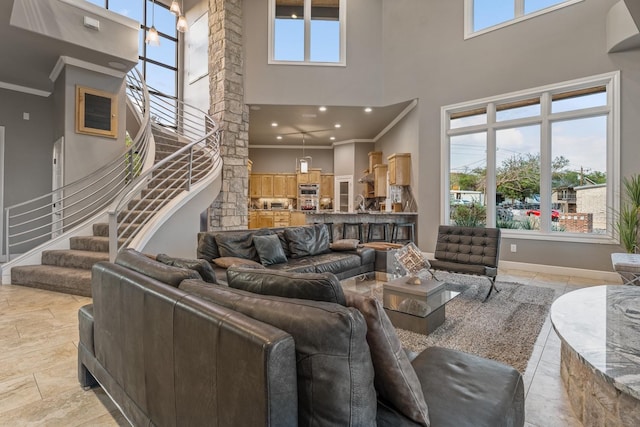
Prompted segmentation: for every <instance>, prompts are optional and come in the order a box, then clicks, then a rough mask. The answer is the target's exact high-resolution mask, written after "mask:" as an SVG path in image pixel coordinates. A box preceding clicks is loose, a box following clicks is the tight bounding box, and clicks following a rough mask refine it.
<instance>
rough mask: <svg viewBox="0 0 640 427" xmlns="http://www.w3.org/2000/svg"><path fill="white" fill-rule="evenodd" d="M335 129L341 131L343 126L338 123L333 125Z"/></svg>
mask: <svg viewBox="0 0 640 427" xmlns="http://www.w3.org/2000/svg"><path fill="white" fill-rule="evenodd" d="M333 127H334V128H336V129H340V128H341V127H342V125H341V124H340V123H336V124H335V125H333Z"/></svg>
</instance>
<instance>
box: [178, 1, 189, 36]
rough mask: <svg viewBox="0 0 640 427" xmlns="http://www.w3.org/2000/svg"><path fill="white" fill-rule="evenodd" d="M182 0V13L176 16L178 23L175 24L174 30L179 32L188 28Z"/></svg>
mask: <svg viewBox="0 0 640 427" xmlns="http://www.w3.org/2000/svg"><path fill="white" fill-rule="evenodd" d="M183 13H184V0H182V13H181V14H180V16H179V17H178V24H177V25H176V30H178V31H180V32H181V33H184V32H186V31H187V30H188V29H189V24H187V18H185V17H184V15H183Z"/></svg>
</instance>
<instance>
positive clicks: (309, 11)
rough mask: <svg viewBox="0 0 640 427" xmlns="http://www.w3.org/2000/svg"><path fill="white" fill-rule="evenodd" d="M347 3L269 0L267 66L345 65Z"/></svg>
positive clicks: (323, 0) (332, 0)
mask: <svg viewBox="0 0 640 427" xmlns="http://www.w3.org/2000/svg"><path fill="white" fill-rule="evenodd" d="M345 16H346V0H269V40H270V44H269V63H271V64H278V63H284V64H307V65H308V64H313V65H345V63H346V61H345V46H346V36H345V28H346V25H345Z"/></svg>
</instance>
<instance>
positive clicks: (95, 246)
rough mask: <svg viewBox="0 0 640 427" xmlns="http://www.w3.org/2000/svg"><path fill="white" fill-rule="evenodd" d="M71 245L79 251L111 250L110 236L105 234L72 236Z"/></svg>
mask: <svg viewBox="0 0 640 427" xmlns="http://www.w3.org/2000/svg"><path fill="white" fill-rule="evenodd" d="M69 245H70V247H71V249H76V250H79V251H91V252H109V238H108V237H103V236H76V237H71V238H70V239H69Z"/></svg>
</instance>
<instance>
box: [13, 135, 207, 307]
mask: <svg viewBox="0 0 640 427" xmlns="http://www.w3.org/2000/svg"><path fill="white" fill-rule="evenodd" d="M153 134H154V139H155V141H156V152H155V160H156V162H158V161H160V160H163V159H165V158H167V157H169V156H170V155H171V154H174V153H175V152H176V151H178V150H179V149H180V148H183V147H184V144H181V143H180V142H178V141H177V139H176V138H175V137H171V136H169V135H166V134H164V133H163V132H162V131H161V130H160V129H159V128H153ZM207 160H208V159H207V158H206V157H203V156H199V157H194V162H193V170H195V171H198V172H203V171H206V168H207V167H210V164H209V162H208V161H207ZM181 163H182V164H184V165H186V161H182V162H181ZM176 170H178V169H177V168H175V167H173V168H165V169H161V170H158V171H155V172H154V173H153V174H152V177H153V178H152V180H151V182H150V185H151V186H154V187H157V186H159V188H155V189H153V190H143V194H142V197H145V196H147V195H151V197H153V199H150V200H146V199H133V200H131V201H129V202H128V209H125V210H123V212H121V213H120V214H119V216H120V218H121V219H122V218H127V217H134V218H136V222H135V223H133V224H132V223H124V224H121V225H120V226H119V228H120V233H119V237H122V238H126V237H129V236H130V235H131V234H132V233H133V230H135V229H136V228H137V227H136V226H137V225H140V224H142V223H144V222H145V221H146V220H148V218H149V216H151V215H152V213H153V211H156V210H159V209H160V208H161V207H163V206H164V205H165V204H166V203H168V202H169V201H170V200H171V199H170V198H162V197H161V196H163V195H164V194H163V193H167V192H168V191H171V190H172V189H175V188H177V187H178V186H179V185H181V184H183V182H182V181H181V180H180V179H176V178H173V177H175V176H176V175H177V173H176ZM123 240H124V239H121V242H122V241H123ZM69 246H70V249H58V250H47V251H44V252H42V265H27V266H20V267H14V268H12V269H11V283H12V284H14V285H20V286H28V287H32V288H40V289H46V290H50V291H56V292H64V293H69V294H74V295H82V296H89V297H90V296H91V267H93V264H95V263H97V262H99V261H109V224H108V223H106V222H97V223H95V224H93V235H91V236H76V237H71V238H70V239H69Z"/></svg>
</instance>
